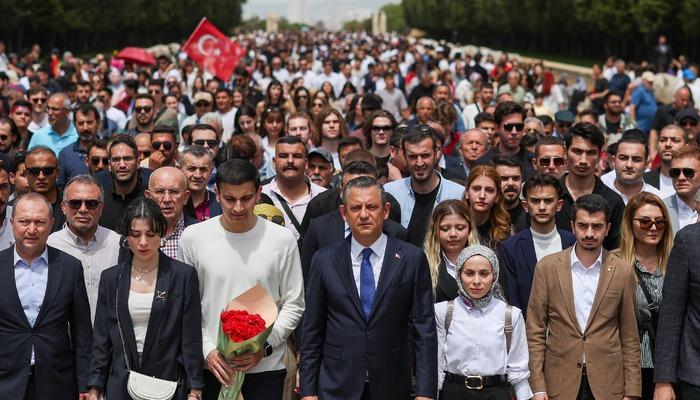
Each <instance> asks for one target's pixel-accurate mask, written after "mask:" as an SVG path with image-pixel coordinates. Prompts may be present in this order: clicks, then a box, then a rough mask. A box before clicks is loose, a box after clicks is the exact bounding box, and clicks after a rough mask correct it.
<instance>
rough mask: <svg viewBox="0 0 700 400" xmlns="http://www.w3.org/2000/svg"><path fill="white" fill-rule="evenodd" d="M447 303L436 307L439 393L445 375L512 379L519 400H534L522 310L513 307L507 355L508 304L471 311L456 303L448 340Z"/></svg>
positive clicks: (493, 301)
mask: <svg viewBox="0 0 700 400" xmlns="http://www.w3.org/2000/svg"><path fill="white" fill-rule="evenodd" d="M446 312H447V302H446V301H444V302H441V303H438V304H436V305H435V319H436V322H437V336H438V390H441V389H442V384H443V381H444V380H445V372H450V373H453V374H457V375H463V376H466V375H482V376H491V375H504V374H507V375H508V382H509V383H510V384H511V385H512V386H513V388H514V389H515V396H516V398H517V399H518V400H523V399H529V398H531V397H532V390H531V389H530V384H529V383H528V381H527V378H528V377H529V376H530V370H529V369H528V359H529V357H528V350H527V338H526V336H525V321H524V320H523V315H522V312H521V311H520V309H518V308H517V307H513V336H512V340H511V344H510V352H506V337H505V334H504V332H503V327H504V325H505V315H506V303H505V302H503V301H501V300H498V299H496V298H494V299H493V300H491V302H490V303H489V304H488V305H487V306H486V307H484V308H483V309H479V308H470V307H468V306H467V305H466V304H465V303H464V302H463V301H462V300H461V299H460V298H459V297H457V298H456V299H455V300H454V312H453V315H452V322H451V324H450V333H449V335H448V337H445V313H446Z"/></svg>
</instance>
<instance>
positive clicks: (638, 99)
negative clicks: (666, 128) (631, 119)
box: [630, 84, 657, 132]
mask: <svg viewBox="0 0 700 400" xmlns="http://www.w3.org/2000/svg"><path fill="white" fill-rule="evenodd" d="M630 103H632V104H634V106H635V115H636V119H637V128H639V129H641V130H643V131H644V132H649V130H650V129H651V126H652V124H653V123H654V117H655V116H656V108H657V105H656V96H654V91H653V90H651V89H647V88H645V87H644V85H643V84H642V85H639V86H637V87H636V88H635V89H634V91H633V92H632V98H631V99H630Z"/></svg>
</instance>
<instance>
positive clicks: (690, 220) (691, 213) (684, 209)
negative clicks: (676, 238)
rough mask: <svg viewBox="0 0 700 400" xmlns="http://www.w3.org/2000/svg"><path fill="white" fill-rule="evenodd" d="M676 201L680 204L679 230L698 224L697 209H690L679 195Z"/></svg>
mask: <svg viewBox="0 0 700 400" xmlns="http://www.w3.org/2000/svg"><path fill="white" fill-rule="evenodd" d="M676 201H677V202H678V225H679V226H678V230H681V229H683V228H685V227H686V226H688V225H690V224H694V223H696V222H698V212H697V211H695V209H693V208H690V207H688V205H687V204H685V202H684V201H683V200H681V198H680V197H678V195H676Z"/></svg>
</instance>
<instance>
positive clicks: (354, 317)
mask: <svg viewBox="0 0 700 400" xmlns="http://www.w3.org/2000/svg"><path fill="white" fill-rule="evenodd" d="M414 352H415V353H414ZM412 353H413V354H414V355H415V368H416V369H415V371H416V395H417V396H426V397H430V398H433V399H435V398H437V334H436V330H435V314H434V311H433V293H432V288H431V280H430V272H429V268H428V260H427V258H426V257H425V254H424V253H423V251H422V250H421V249H420V248H418V247H416V246H414V245H412V244H409V243H406V242H403V241H401V240H397V239H394V238H392V237H389V238H387V246H386V252H385V254H384V263H383V265H382V270H381V273H380V275H379V283H378V285H377V291H376V294H375V297H374V304H373V306H372V310H371V311H370V315H369V318H367V319H365V315H364V313H363V311H362V306H361V304H360V296H359V294H358V291H357V286H356V285H355V278H354V277H353V273H352V262H351V260H350V239H349V238H348V239H346V240H341V241H339V242H336V243H334V244H332V245H330V246H327V247H324V248H323V249H321V250H319V251H318V252H317V253H316V255H315V256H314V258H313V261H312V267H311V277H310V280H309V285H308V290H307V291H306V310H305V311H304V321H303V326H302V344H301V363H300V382H301V396H302V397H303V396H311V395H317V396H319V399H321V400H325V399H359V398H360V397H361V395H362V392H363V389H364V386H365V381H366V380H369V392H370V396H371V398H373V399H407V398H409V395H410V392H411V370H412V369H413V368H412V367H413V363H412V359H413V357H412Z"/></svg>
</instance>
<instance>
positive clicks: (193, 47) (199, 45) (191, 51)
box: [182, 17, 245, 82]
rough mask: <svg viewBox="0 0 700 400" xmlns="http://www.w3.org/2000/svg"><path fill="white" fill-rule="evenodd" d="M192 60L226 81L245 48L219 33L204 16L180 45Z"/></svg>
mask: <svg viewBox="0 0 700 400" xmlns="http://www.w3.org/2000/svg"><path fill="white" fill-rule="evenodd" d="M182 51H184V52H185V53H187V56H189V57H190V58H191V59H192V60H194V61H196V62H198V63H199V64H200V65H202V67H204V69H205V70H207V71H209V72H211V73H212V74H214V75H215V76H216V77H217V78H219V79H222V80H223V81H224V82H228V81H229V79H231V74H232V73H233V70H234V68H236V65H237V64H238V60H240V58H241V57H242V56H243V54H244V52H245V50H244V49H243V48H242V47H241V46H239V45H238V44H236V43H235V42H232V41H231V40H230V39H229V38H228V37H227V36H226V35H224V34H223V33H221V31H219V30H218V29H216V27H215V26H214V24H212V23H211V22H209V21H208V20H207V19H206V17H205V18H202V20H201V21H200V22H199V25H197V28H195V30H194V32H192V35H191V36H190V38H189V39H187V41H186V42H185V44H184V46H182Z"/></svg>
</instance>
